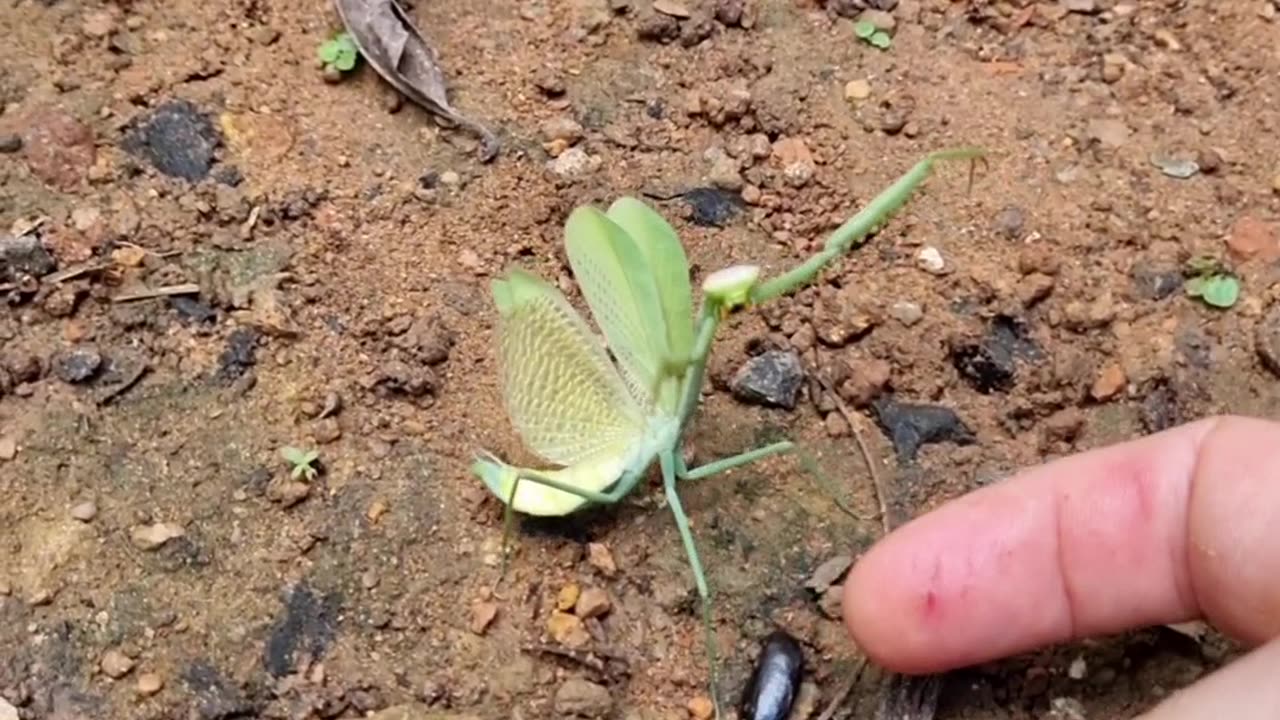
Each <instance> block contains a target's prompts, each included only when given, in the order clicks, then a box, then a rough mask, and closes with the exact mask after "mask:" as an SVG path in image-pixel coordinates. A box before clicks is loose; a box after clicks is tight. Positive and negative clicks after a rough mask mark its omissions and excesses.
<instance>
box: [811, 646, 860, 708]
mask: <svg viewBox="0 0 1280 720" xmlns="http://www.w3.org/2000/svg"><path fill="white" fill-rule="evenodd" d="M866 666H867V658H866V657H865V656H863V657H860V658H858V665H857V667H855V668H854V669H853V672H851V673H849V679H848V680H845V682H844V684H843V685H841V686H840V689H839V690H837V691H836V694H835V697H832V698H831V702H830V703H828V704H827V709H826V710H823V711H822V714H821V715H819V716H818V720H831V718H832V717H834V716H835V714H836V711H837V710H839V709H840V706H841V705H844V701H845V698H847V697H849V693H851V692H853V687H854V686H855V685H857V684H858V678H860V677H862V670H863V668H865V667H866Z"/></svg>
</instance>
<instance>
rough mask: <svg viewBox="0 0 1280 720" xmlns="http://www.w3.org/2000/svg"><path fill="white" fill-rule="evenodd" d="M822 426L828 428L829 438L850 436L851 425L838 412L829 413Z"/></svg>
mask: <svg viewBox="0 0 1280 720" xmlns="http://www.w3.org/2000/svg"><path fill="white" fill-rule="evenodd" d="M822 424H823V427H825V428H826V431H827V437H833V438H841V437H845V436H847V435H848V434H849V423H848V422H846V421H845V419H844V416H843V415H841V414H840V413H838V412H832V413H827V417H826V418H824V419H823V421H822Z"/></svg>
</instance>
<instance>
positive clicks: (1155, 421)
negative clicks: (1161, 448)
mask: <svg viewBox="0 0 1280 720" xmlns="http://www.w3.org/2000/svg"><path fill="white" fill-rule="evenodd" d="M1141 417H1142V425H1143V427H1145V428H1146V429H1147V432H1150V433H1157V432H1160V431H1162V430H1168V429H1169V428H1171V427H1173V426H1175V425H1180V424H1182V413H1181V411H1179V410H1178V394H1177V392H1175V391H1174V389H1173V388H1172V387H1170V386H1169V385H1168V383H1163V382H1162V383H1160V384H1159V385H1157V386H1156V387H1155V388H1154V389H1153V390H1151V391H1150V392H1148V393H1147V396H1146V397H1144V398H1143V399H1142V411H1141Z"/></svg>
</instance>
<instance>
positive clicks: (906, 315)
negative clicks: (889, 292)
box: [889, 300, 924, 327]
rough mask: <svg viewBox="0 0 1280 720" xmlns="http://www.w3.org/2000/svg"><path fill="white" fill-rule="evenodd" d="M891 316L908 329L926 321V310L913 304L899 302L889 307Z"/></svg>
mask: <svg viewBox="0 0 1280 720" xmlns="http://www.w3.org/2000/svg"><path fill="white" fill-rule="evenodd" d="M889 315H890V316H892V317H893V319H895V320H897V321H898V322H900V323H902V324H903V325H905V326H907V327H911V326H912V325H915V324H916V323H918V322H920V321H921V320H923V319H924V308H921V307H920V305H918V304H917V303H913V302H907V301H906V300H899V301H898V302H895V303H894V304H893V305H890V306H889Z"/></svg>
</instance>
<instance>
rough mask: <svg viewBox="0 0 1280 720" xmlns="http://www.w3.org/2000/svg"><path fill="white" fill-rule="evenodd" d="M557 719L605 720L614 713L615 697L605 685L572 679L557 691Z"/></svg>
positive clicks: (555, 702)
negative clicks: (603, 719) (585, 719)
mask: <svg viewBox="0 0 1280 720" xmlns="http://www.w3.org/2000/svg"><path fill="white" fill-rule="evenodd" d="M554 704H555V710H556V716H557V717H562V718H564V717H573V716H577V717H583V718H604V717H608V716H609V713H610V712H612V711H613V696H612V695H610V694H609V689H608V688H606V687H605V686H603V685H599V684H596V683H593V682H591V681H589V680H583V679H581V678H571V679H569V680H566V681H565V683H564V684H563V685H561V686H560V688H559V689H558V690H556V696H555V701H554Z"/></svg>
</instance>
